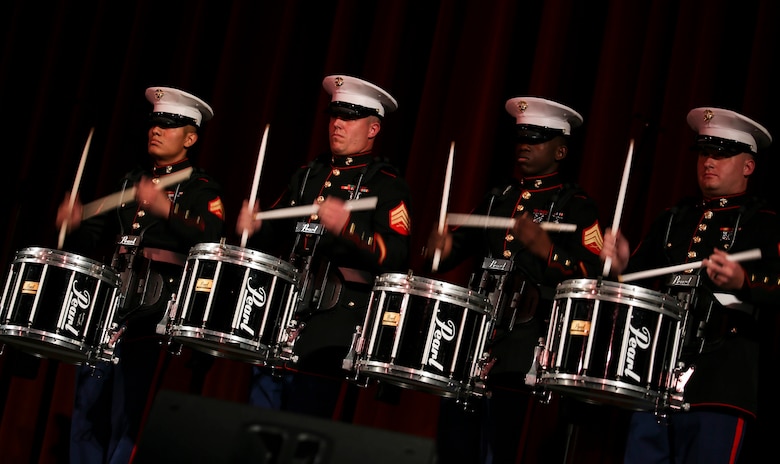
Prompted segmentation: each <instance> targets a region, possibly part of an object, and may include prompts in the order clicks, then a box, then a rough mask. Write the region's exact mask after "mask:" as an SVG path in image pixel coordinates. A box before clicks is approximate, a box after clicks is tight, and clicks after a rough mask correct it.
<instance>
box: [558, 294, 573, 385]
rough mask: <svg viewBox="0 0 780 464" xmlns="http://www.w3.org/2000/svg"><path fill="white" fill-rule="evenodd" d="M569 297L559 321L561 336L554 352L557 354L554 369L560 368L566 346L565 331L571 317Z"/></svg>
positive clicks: (567, 328)
mask: <svg viewBox="0 0 780 464" xmlns="http://www.w3.org/2000/svg"><path fill="white" fill-rule="evenodd" d="M571 301H572V300H571V298H568V299H567V300H566V310H565V311H564V312H563V321H561V328H560V331H561V337H560V340H558V349H557V350H556V352H557V353H558V356H556V358H555V369H556V370H558V369H560V368H561V363H562V362H563V353H564V351H563V349H564V347H565V346H566V340H567V337H566V336H565V335H566V331H568V330H569V323H570V322H569V320H570V319H571Z"/></svg>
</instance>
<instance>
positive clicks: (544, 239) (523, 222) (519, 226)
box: [512, 213, 553, 259]
mask: <svg viewBox="0 0 780 464" xmlns="http://www.w3.org/2000/svg"><path fill="white" fill-rule="evenodd" d="M512 234H513V235H514V236H515V239H516V240H519V241H520V243H522V244H523V245H525V247H526V248H527V249H528V251H529V252H531V254H533V255H536V256H538V257H540V258H542V259H547V258H548V257H549V256H550V250H551V249H552V246H553V243H552V240H551V239H550V235H549V234H548V233H547V232H546V231H545V230H544V229H542V227H541V226H540V225H539V224H537V223H535V222H534V221H533V220H532V219H531V218H530V217H529V216H528V213H523V214H521V215H520V216H517V217H515V225H514V227H513V228H512Z"/></svg>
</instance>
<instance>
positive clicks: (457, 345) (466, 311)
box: [439, 308, 469, 374]
mask: <svg viewBox="0 0 780 464" xmlns="http://www.w3.org/2000/svg"><path fill="white" fill-rule="evenodd" d="M468 315H469V309H465V308H463V313H462V316H461V318H460V328H459V329H458V336H457V337H456V338H457V341H456V342H455V352H454V353H453V354H452V362H451V363H450V370H449V372H447V374H452V373H453V372H455V364H456V363H457V362H458V359H460V351H461V349H460V347H461V343H463V331H464V330H466V322H467V320H468ZM439 350H441V347H439ZM466 355H468V351H467V352H466Z"/></svg>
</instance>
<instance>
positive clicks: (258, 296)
mask: <svg viewBox="0 0 780 464" xmlns="http://www.w3.org/2000/svg"><path fill="white" fill-rule="evenodd" d="M244 295H245V296H244V308H243V311H242V313H241V330H245V331H246V332H248V333H250V334H251V335H254V334H255V331H254V329H253V328H252V327H251V325H250V321H249V319H250V318H251V317H252V311H253V310H254V309H255V307H257V308H262V307H263V306H265V302H266V293H265V288H263V287H260V288H257V289H255V288H252V286H251V285H249V281H247V284H246V292H245V293H244Z"/></svg>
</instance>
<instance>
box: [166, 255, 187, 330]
mask: <svg viewBox="0 0 780 464" xmlns="http://www.w3.org/2000/svg"><path fill="white" fill-rule="evenodd" d="M191 267H192V261H190V260H189V259H188V260H187V262H186V263H185V264H184V271H183V273H182V278H181V282H179V291H178V293H176V295H175V296H174V298H173V303H172V304H171V307H170V308H168V321H167V322H170V323H173V322H175V319H176V313H177V312H178V310H179V299H180V298H181V296H182V295H184V287H185V285H187V273H188V272H190V268H191Z"/></svg>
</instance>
